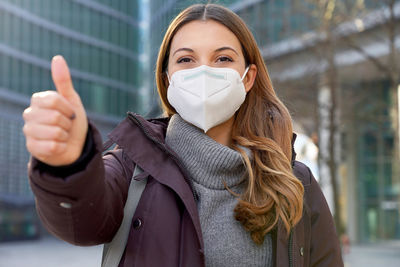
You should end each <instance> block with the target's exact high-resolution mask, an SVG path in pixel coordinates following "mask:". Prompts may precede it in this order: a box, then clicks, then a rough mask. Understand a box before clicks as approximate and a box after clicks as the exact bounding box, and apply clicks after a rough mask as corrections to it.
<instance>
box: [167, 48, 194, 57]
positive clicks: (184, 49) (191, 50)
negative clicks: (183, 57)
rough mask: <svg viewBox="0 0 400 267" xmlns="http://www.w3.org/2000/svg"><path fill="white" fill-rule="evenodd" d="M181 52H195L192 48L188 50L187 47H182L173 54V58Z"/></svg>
mask: <svg viewBox="0 0 400 267" xmlns="http://www.w3.org/2000/svg"><path fill="white" fill-rule="evenodd" d="M180 51H187V52H192V53H193V52H194V51H193V49H191V48H187V47H182V48H178V49H176V50H175V52H174V53H173V54H172V56H174V55H175V54H176V53H178V52H180Z"/></svg>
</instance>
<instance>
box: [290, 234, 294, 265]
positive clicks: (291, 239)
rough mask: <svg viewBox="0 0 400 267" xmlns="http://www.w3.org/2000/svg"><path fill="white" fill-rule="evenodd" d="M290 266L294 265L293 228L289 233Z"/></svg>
mask: <svg viewBox="0 0 400 267" xmlns="http://www.w3.org/2000/svg"><path fill="white" fill-rule="evenodd" d="M289 267H294V265H293V230H290V235H289Z"/></svg>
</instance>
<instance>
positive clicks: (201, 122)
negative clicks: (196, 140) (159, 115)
mask: <svg viewBox="0 0 400 267" xmlns="http://www.w3.org/2000/svg"><path fill="white" fill-rule="evenodd" d="M248 70H249V67H247V68H246V71H245V72H244V74H243V77H242V78H241V77H240V75H239V73H238V72H237V71H236V70H234V69H231V68H212V67H209V66H206V65H202V66H200V67H197V68H193V69H186V70H180V71H176V72H175V73H174V74H173V75H172V77H171V79H170V78H169V76H168V80H169V87H168V91H167V98H168V101H169V103H170V104H171V105H172V106H173V107H174V108H175V110H176V112H178V114H179V115H180V116H181V117H182V118H183V119H184V120H186V121H187V122H190V123H191V124H193V125H195V126H197V127H199V128H200V129H203V131H204V132H207V131H208V130H209V129H211V128H212V127H214V126H217V125H219V124H221V123H223V122H225V121H227V120H228V119H230V118H231V117H232V116H233V115H234V114H235V112H236V111H237V110H238V109H239V108H240V106H241V105H242V104H243V102H244V100H245V98H246V90H245V88H244V84H243V78H244V77H245V76H246V74H247V71H248ZM167 75H168V74H167Z"/></svg>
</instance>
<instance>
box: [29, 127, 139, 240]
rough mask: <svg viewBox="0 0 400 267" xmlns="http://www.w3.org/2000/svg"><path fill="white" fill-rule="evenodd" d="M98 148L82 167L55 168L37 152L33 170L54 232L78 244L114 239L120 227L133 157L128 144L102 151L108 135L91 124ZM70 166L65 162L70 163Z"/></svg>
mask: <svg viewBox="0 0 400 267" xmlns="http://www.w3.org/2000/svg"><path fill="white" fill-rule="evenodd" d="M89 132H90V134H91V135H92V136H91V138H92V140H93V143H94V144H93V146H94V148H93V149H94V153H91V154H92V155H90V157H87V158H86V159H84V160H85V162H84V164H83V165H82V162H80V163H79V165H81V167H80V168H79V169H77V170H76V172H72V173H71V172H70V171H67V175H62V174H61V173H60V171H55V170H54V169H52V170H49V169H47V168H46V167H44V164H43V163H41V162H40V161H38V160H37V159H35V158H31V160H30V162H29V164H28V174H29V180H30V185H31V188H32V191H33V193H34V195H35V201H36V209H37V213H38V215H39V217H40V219H41V221H42V222H43V224H44V226H45V227H46V228H47V230H48V231H49V232H51V233H52V234H53V235H55V236H57V237H58V238H60V239H62V240H65V241H67V242H69V243H71V244H74V245H81V246H89V245H96V244H101V243H105V242H110V241H111V239H112V238H113V236H114V234H115V233H116V231H117V230H118V228H119V226H120V224H121V221H122V218H123V209H124V205H125V201H126V198H127V193H128V187H129V182H130V181H129V180H130V177H131V176H132V171H133V166H131V165H133V163H132V162H131V161H130V160H129V159H128V158H127V157H125V156H124V153H123V150H122V149H115V150H112V151H110V152H108V153H107V154H105V155H104V156H102V154H101V152H102V140H101V136H100V134H99V132H98V131H97V129H96V128H95V127H94V126H93V125H92V124H90V125H89ZM64 168H65V167H64Z"/></svg>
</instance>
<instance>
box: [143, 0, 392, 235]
mask: <svg viewBox="0 0 400 267" xmlns="http://www.w3.org/2000/svg"><path fill="white" fill-rule="evenodd" d="M199 2H203V3H205V2H208V1H176V0H169V1H151V3H150V6H149V10H150V12H149V13H151V14H152V15H151V23H150V25H149V28H150V29H151V30H150V38H149V39H150V40H151V41H150V44H151V48H150V62H151V64H150V65H151V66H150V71H149V73H154V69H155V61H156V58H157V53H158V49H159V46H160V43H161V41H162V37H163V34H164V33H165V31H166V28H167V26H168V24H169V23H170V22H171V19H172V18H173V17H174V16H175V15H176V14H177V13H179V12H180V11H181V10H182V9H183V8H185V7H187V6H189V5H191V4H193V3H199ZM214 2H216V3H219V4H223V5H225V6H227V7H229V8H230V9H232V10H233V11H235V12H236V13H237V14H238V15H239V16H240V17H242V18H243V19H244V20H245V22H246V23H247V25H248V26H249V28H250V29H251V30H252V32H253V34H254V36H255V38H256V40H257V42H258V45H259V47H260V49H261V52H262V54H263V56H264V59H265V62H266V64H267V67H268V68H269V72H270V75H271V78H272V80H273V83H274V85H275V90H276V91H277V93H278V95H279V96H280V98H281V99H282V101H283V102H284V103H285V104H286V105H287V107H288V108H289V110H290V112H291V113H292V115H293V118H294V119H295V121H296V122H297V123H298V124H300V125H302V126H303V128H304V129H305V133H306V134H308V135H312V134H318V136H319V138H320V140H319V146H320V151H321V150H322V151H321V153H320V154H321V157H320V158H321V160H320V163H321V161H322V163H321V164H320V165H324V163H323V161H324V159H323V154H324V149H325V150H326V149H327V145H328V144H327V138H328V137H327V130H326V129H327V127H329V125H327V124H326V121H327V117H326V116H327V111H328V110H327V109H326V108H325V110H324V109H323V108H322V107H324V106H325V107H326V104H329V103H330V101H331V99H329V96H328V95H327V91H326V80H327V78H328V76H327V61H326V57H324V55H326V48H324V47H322V44H323V43H324V42H323V40H324V38H323V36H324V33H323V32H321V30H320V26H321V25H319V24H320V22H321V18H320V17H318V16H320V15H318V12H317V11H318V9H316V8H315V6H313V5H312V2H315V1H309V0H301V1H292V0H279V1H278V0H268V1H265V0H248V1H234V0H232V1H214ZM336 3H337V4H338V5H339V4H342V6H338V7H337V9H342V11H349V10H346V6H344V5H343V3H344V1H336ZM358 3H359V4H360V6H358V7H357V8H362V9H363V10H364V11H363V12H361V13H360V14H359V17H353V18H351V19H349V21H348V22H347V23H345V22H343V23H341V24H340V25H336V26H337V28H338V29H337V31H339V35H340V34H341V33H340V32H342V33H343V34H342V35H340V36H342V37H343V36H349V37H351V38H352V39H353V40H355V42H356V43H357V44H358V45H359V47H360V48H361V50H359V51H356V50H355V49H354V48H353V49H352V48H350V47H349V44H346V43H344V42H343V40H342V41H341V42H338V43H337V44H335V52H334V62H335V64H336V67H337V70H338V94H339V99H341V100H340V103H339V107H338V114H337V115H336V116H337V118H338V122H337V124H338V125H337V128H338V131H337V132H336V135H335V140H336V143H337V146H338V147H337V148H336V152H335V154H336V156H335V157H336V161H337V174H336V175H337V181H338V182H337V184H338V187H339V190H340V192H341V195H340V199H339V203H340V205H341V208H342V212H341V214H342V221H343V222H342V223H343V225H342V226H341V227H343V231H344V232H346V233H347V234H348V235H349V236H350V239H351V240H352V241H356V242H374V241H379V240H391V239H400V216H399V211H400V201H399V200H400V177H395V176H394V175H393V173H392V170H393V166H394V164H396V163H395V162H393V152H394V150H393V146H394V129H393V127H394V124H393V120H392V118H391V116H390V113H391V112H392V111H391V108H390V107H391V106H392V102H393V96H392V95H391V94H390V92H389V82H388V79H387V77H386V76H385V75H384V74H382V72H381V71H379V70H378V69H377V68H376V66H374V64H373V63H372V62H371V60H370V59H369V58H368V55H369V56H371V57H373V58H376V59H378V60H380V61H382V62H386V60H387V57H388V54H389V51H388V46H387V45H385V42H387V39H388V38H387V36H385V33H386V32H387V28H386V29H385V27H386V26H387V24H388V20H387V16H388V14H389V13H390V12H389V11H388V10H387V9H385V7H384V6H383V4H382V3H381V2H379V1H370V0H365V1H358ZM399 8H400V6H399V1H395V6H394V14H395V17H396V19H395V20H396V24H399V13H400V12H399ZM319 13H320V12H319ZM385 17H386V19H385ZM342 37H340V38H342ZM399 38H400V37H399V33H398V32H396V37H395V40H396V41H395V43H396V49H397V50H398V49H399V43H400V41H399ZM324 49H325V50H324ZM361 51H365V52H366V53H367V54H365V53H364V54H362V52H361ZM321 55H322V56H321ZM399 60H400V59H399ZM151 81H154V77H152V78H151ZM153 88H155V85H154V84H153ZM326 97H328V98H326ZM154 99H155V100H154V102H153V103H155V104H154V106H156V107H158V102H157V100H156V99H157V95H156V93H154ZM326 101H328V102H326ZM154 110H156V109H154ZM158 112H159V110H158ZM325 153H326V151H325ZM325 165H326V164H325ZM327 172H328V170H327V169H326V166H325V170H324V166H322V167H321V172H320V179H321V180H320V182H321V186H322V188H323V189H324V193H325V194H326V196H327V199H328V201H329V202H330V204H331V206H332V202H333V200H332V193H331V192H332V188H331V186H330V183H331V182H330V180H326V179H325V180H324V177H326V176H329V173H327ZM321 176H322V177H321ZM332 210H333V208H332Z"/></svg>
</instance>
